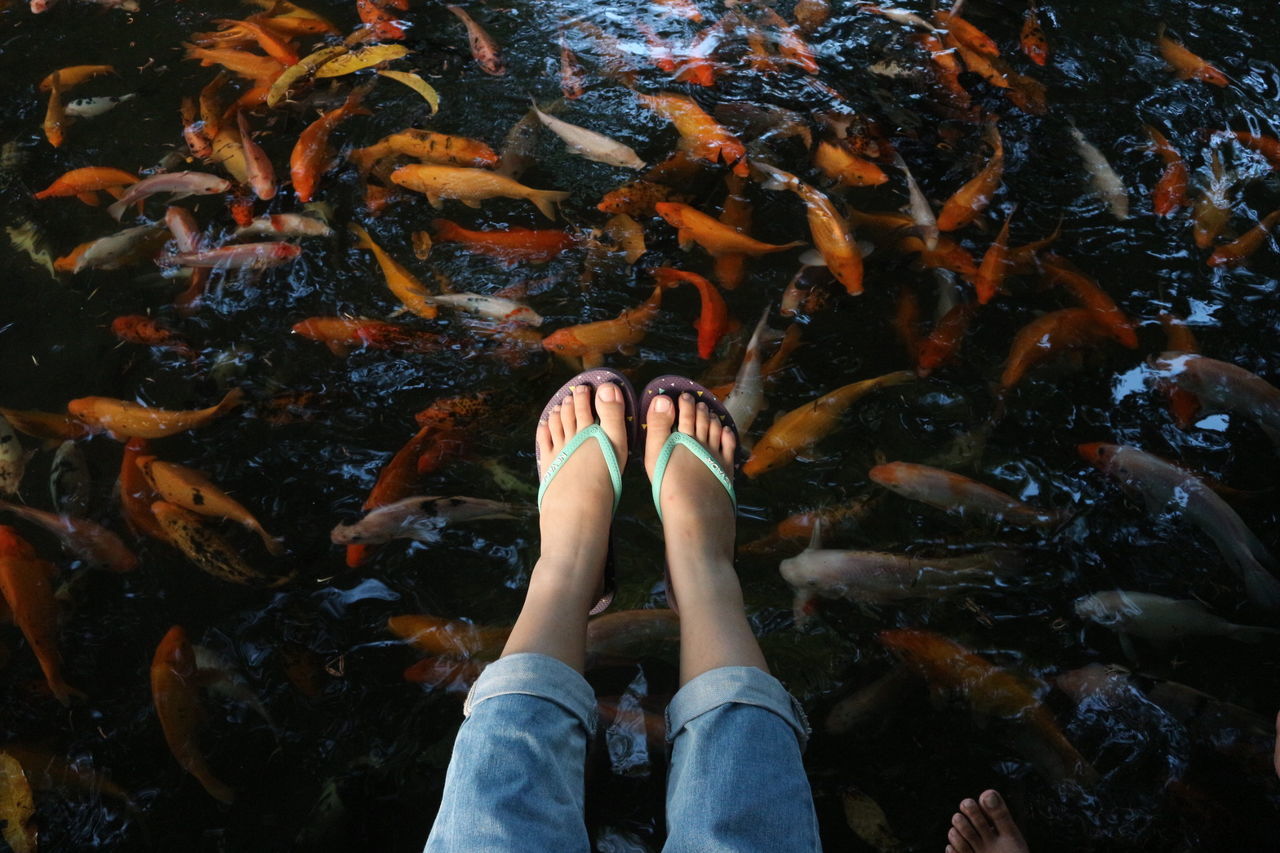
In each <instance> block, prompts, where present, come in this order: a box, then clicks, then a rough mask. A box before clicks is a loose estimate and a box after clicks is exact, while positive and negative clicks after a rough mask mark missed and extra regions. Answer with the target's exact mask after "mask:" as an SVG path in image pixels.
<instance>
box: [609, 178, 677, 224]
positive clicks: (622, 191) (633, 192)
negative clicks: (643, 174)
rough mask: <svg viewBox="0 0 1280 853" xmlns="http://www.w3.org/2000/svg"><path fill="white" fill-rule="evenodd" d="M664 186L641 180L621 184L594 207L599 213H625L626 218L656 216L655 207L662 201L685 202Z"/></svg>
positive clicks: (672, 190)
mask: <svg viewBox="0 0 1280 853" xmlns="http://www.w3.org/2000/svg"><path fill="white" fill-rule="evenodd" d="M687 199H688V196H685V195H682V194H680V193H678V192H676V191H675V190H674V189H672V188H671V187H669V186H666V185H665V184H659V183H655V182H654V181H648V180H642V181H632V182H630V183H627V184H623V185H622V186H620V187H618V188H617V189H614V190H610V191H609V192H607V193H605V195H604V198H602V199H600V203H599V204H597V205H596V210H599V211H600V212H601V213H625V214H626V215H627V216H656V215H657V211H656V206H657V204H658V203H659V202H663V201H681V200H687Z"/></svg>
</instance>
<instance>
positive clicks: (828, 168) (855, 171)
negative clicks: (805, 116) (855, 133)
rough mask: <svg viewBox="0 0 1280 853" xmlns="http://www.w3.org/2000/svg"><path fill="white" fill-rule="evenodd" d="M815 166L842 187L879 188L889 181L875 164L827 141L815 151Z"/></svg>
mask: <svg viewBox="0 0 1280 853" xmlns="http://www.w3.org/2000/svg"><path fill="white" fill-rule="evenodd" d="M813 165H814V166H816V167H817V169H818V171H820V172H822V174H824V175H826V176H827V177H828V178H831V179H832V180H833V181H835V182H836V183H837V184H839V185H840V186H842V187H878V186H880V185H881V184H883V183H885V182H886V181H888V180H889V176H888V175H886V174H885V173H884V170H883V169H881V168H880V167H879V166H877V165H876V164H875V163H873V162H871V161H870V160H867V159H864V158H862V157H859V156H858V155H857V154H854V153H853V152H852V151H850V150H849V149H848V148H847V147H846V146H845V145H842V144H839V143H836V142H830V141H828V140H825V139H824V140H822V141H820V142H819V143H818V147H817V148H815V149H814V151H813Z"/></svg>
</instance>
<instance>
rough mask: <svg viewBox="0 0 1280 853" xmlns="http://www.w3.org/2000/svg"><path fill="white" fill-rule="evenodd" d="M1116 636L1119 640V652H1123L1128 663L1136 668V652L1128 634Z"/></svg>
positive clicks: (1137, 662)
mask: <svg viewBox="0 0 1280 853" xmlns="http://www.w3.org/2000/svg"><path fill="white" fill-rule="evenodd" d="M1116 636H1118V637H1119V638H1120V651H1122V652H1124V656H1125V657H1126V658H1128V659H1129V662H1130V663H1132V664H1133V665H1134V666H1138V664H1139V661H1138V650H1137V649H1136V648H1134V646H1133V640H1132V638H1130V637H1129V635H1128V634H1117V635H1116Z"/></svg>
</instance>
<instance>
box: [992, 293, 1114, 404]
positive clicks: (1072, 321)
mask: <svg viewBox="0 0 1280 853" xmlns="http://www.w3.org/2000/svg"><path fill="white" fill-rule="evenodd" d="M1107 337H1109V336H1108V334H1107V330H1106V328H1104V327H1103V326H1101V325H1099V323H1098V320H1097V315H1096V314H1095V313H1094V312H1093V311H1090V310H1089V309H1087V308H1064V309H1062V310H1061V311H1050V312H1049V313H1048V314H1043V315H1041V316H1040V317H1037V318H1036V319H1034V320H1032V321H1031V322H1030V323H1028V324H1027V325H1025V326H1023V327H1022V328H1021V329H1019V330H1018V334H1017V335H1015V336H1014V338H1013V345H1012V346H1011V347H1010V348H1009V357H1008V358H1007V359H1006V360H1005V363H1004V372H1003V373H1001V374H1000V388H999V395H1000V396H1001V397H1003V396H1004V395H1005V394H1007V393H1008V392H1009V391H1010V390H1011V389H1013V387H1014V386H1016V385H1017V384H1018V383H1019V382H1021V381H1022V378H1023V377H1024V376H1026V375H1027V371H1028V370H1030V369H1031V368H1032V367H1034V366H1035V365H1037V364H1039V363H1040V362H1042V361H1045V360H1047V359H1050V358H1053V357H1054V356H1057V355H1060V354H1062V353H1064V352H1070V351H1072V350H1078V349H1084V348H1086V347H1091V346H1094V345H1096V344H1098V343H1101V342H1102V341H1103V340H1105V339H1106V338H1107Z"/></svg>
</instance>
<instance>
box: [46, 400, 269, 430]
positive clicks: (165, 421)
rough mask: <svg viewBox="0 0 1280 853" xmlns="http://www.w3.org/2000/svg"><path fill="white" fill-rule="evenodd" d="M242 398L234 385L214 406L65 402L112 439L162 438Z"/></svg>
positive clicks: (215, 414)
mask: <svg viewBox="0 0 1280 853" xmlns="http://www.w3.org/2000/svg"><path fill="white" fill-rule="evenodd" d="M243 397H244V392H243V391H242V390H241V389H239V388H233V389H232V390H230V391H228V392H227V395H226V396H225V397H223V398H222V402H220V403H218V404H217V405H215V406H210V407H209V408H207V409H192V410H186V411H182V410H171V409H156V408H152V407H151V406H143V405H141V404H139V403H132V402H130V401H128V400H117V399H114V398H112V397H81V398H79V399H77V400H72V401H70V402H69V403H67V413H68V414H69V415H71V417H73V418H75V419H76V420H78V421H80V422H81V423H83V424H84V425H85V426H87V427H89V428H91V429H93V430H96V431H105V432H106V433H108V434H109V435H111V436H112V437H113V438H117V439H121V440H123V439H126V438H164V437H165V436H170V435H177V434H178V433H180V432H186V431H187V430H189V429H197V428H199V427H202V426H205V425H206V424H209V423H211V422H213V421H215V420H217V419H218V418H220V417H222V416H223V415H225V414H227V413H229V412H231V411H232V410H234V409H235V408H236V407H237V406H239V405H240V401H241V399H242V398H243Z"/></svg>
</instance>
